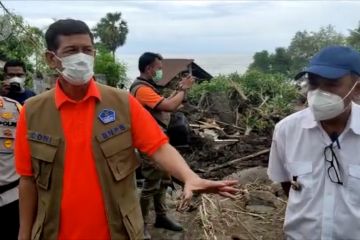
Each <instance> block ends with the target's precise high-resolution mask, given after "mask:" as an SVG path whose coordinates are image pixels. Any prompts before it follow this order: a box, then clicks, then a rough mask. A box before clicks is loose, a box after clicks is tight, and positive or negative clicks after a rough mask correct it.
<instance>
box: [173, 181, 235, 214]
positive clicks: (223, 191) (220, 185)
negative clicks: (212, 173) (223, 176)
mask: <svg viewBox="0 0 360 240" xmlns="http://www.w3.org/2000/svg"><path fill="white" fill-rule="evenodd" d="M237 183H238V181H237V180H222V181H212V180H207V179H202V178H200V177H194V178H192V179H191V180H189V181H187V182H185V186H184V192H183V196H182V201H181V203H180V205H179V207H178V210H183V209H184V208H186V207H187V205H188V204H189V202H190V200H191V198H192V196H193V193H194V192H197V193H217V194H220V195H222V196H224V197H229V198H234V197H235V195H234V194H235V193H237V192H238V191H239V190H238V189H237V188H235V187H234V186H235V185H236V184H237Z"/></svg>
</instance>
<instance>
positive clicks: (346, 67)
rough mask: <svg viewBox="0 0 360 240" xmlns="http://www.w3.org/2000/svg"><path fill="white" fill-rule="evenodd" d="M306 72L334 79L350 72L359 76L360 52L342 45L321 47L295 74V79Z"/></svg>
mask: <svg viewBox="0 0 360 240" xmlns="http://www.w3.org/2000/svg"><path fill="white" fill-rule="evenodd" d="M306 73H313V74H316V75H319V76H321V77H323V78H327V79H334V80H336V79H339V78H341V77H343V76H345V75H347V74H350V73H355V74H357V75H359V76H360V53H359V52H358V51H356V50H354V49H352V48H349V47H344V46H330V47H326V48H323V49H322V50H320V52H318V53H317V54H316V55H315V56H314V57H313V58H312V59H311V60H310V63H309V65H308V67H306V68H305V70H304V71H302V72H300V73H298V74H297V75H296V76H295V79H299V78H301V77H302V76H304V75H305V74H306Z"/></svg>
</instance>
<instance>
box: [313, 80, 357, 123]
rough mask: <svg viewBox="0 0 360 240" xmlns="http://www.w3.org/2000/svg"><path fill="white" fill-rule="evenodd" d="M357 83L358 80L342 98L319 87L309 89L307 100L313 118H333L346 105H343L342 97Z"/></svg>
mask: <svg viewBox="0 0 360 240" xmlns="http://www.w3.org/2000/svg"><path fill="white" fill-rule="evenodd" d="M357 83H358V82H356V83H355V84H354V86H353V87H352V88H351V90H350V91H349V93H348V94H346V96H345V97H344V98H341V97H340V96H338V95H336V94H333V93H329V92H325V91H322V90H319V89H316V90H312V91H309V92H308V94H307V100H308V103H309V107H310V109H311V111H312V113H313V115H314V118H315V120H316V121H323V120H328V119H333V118H335V117H337V116H339V115H340V114H341V113H343V112H344V111H345V109H346V107H347V106H346V107H345V104H344V99H345V98H347V97H348V96H349V95H350V93H351V92H352V91H353V90H354V88H355V86H356V85H357Z"/></svg>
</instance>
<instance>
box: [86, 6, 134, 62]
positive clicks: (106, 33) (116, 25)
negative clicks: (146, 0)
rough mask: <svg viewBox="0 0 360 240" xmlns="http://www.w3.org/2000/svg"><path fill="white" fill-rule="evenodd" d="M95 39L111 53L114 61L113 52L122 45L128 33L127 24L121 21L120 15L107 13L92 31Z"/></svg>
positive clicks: (118, 13)
mask: <svg viewBox="0 0 360 240" xmlns="http://www.w3.org/2000/svg"><path fill="white" fill-rule="evenodd" d="M93 31H94V35H95V37H96V38H99V39H100V42H101V43H102V44H103V45H104V46H105V47H106V48H107V49H108V50H109V51H110V52H111V53H112V55H113V57H114V59H115V51H116V49H117V48H118V47H120V46H122V45H124V43H125V41H126V35H127V34H128V32H129V29H128V27H127V22H126V21H124V20H123V19H121V13H120V12H115V13H108V14H106V17H103V18H101V19H100V22H99V23H98V24H97V25H96V27H95V28H94V29H93Z"/></svg>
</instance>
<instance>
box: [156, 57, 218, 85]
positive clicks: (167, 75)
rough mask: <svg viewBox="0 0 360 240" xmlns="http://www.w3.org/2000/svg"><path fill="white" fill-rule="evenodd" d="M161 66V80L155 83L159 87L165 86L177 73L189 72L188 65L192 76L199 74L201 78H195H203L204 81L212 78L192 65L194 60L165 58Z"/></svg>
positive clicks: (195, 65)
mask: <svg viewBox="0 0 360 240" xmlns="http://www.w3.org/2000/svg"><path fill="white" fill-rule="evenodd" d="M162 65H163V66H162V69H163V78H162V79H161V80H160V81H159V82H158V83H157V84H158V85H159V86H166V85H167V84H168V83H169V82H170V81H171V80H172V79H174V78H175V77H176V76H177V75H178V74H179V73H181V72H184V71H187V70H189V67H190V65H191V67H192V71H193V75H194V76H195V74H196V73H197V74H201V76H195V77H198V78H200V77H205V78H206V79H210V78H212V76H211V75H210V74H209V73H207V72H206V71H205V70H204V69H202V68H201V67H199V66H198V65H197V64H195V63H194V59H179V58H174V59H171V58H167V59H163V60H162ZM194 68H197V69H196V70H197V71H194V70H195V69H194Z"/></svg>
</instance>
